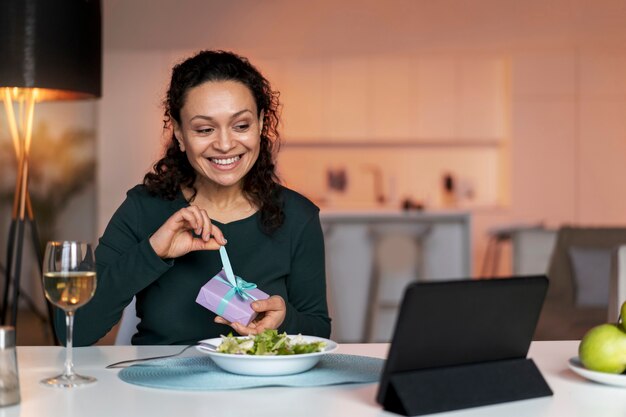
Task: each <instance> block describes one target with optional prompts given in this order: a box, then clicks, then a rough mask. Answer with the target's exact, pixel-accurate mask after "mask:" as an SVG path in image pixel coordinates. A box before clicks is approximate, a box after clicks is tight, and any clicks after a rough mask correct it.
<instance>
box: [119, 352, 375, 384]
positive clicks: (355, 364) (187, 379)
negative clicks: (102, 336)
mask: <svg viewBox="0 0 626 417" xmlns="http://www.w3.org/2000/svg"><path fill="white" fill-rule="evenodd" d="M383 362H384V360H383V359H378V358H370V357H367V356H355V355H341V354H329V355H324V356H323V357H322V358H321V359H320V361H319V363H318V364H317V365H316V366H315V367H314V368H313V369H311V370H310V371H307V372H303V373H301V374H295V375H285V376H245V375H236V374H231V373H229V372H225V371H222V370H221V369H220V368H219V367H218V366H217V365H215V363H214V362H213V361H212V360H211V358H210V357H208V356H199V357H196V356H194V357H187V358H172V359H162V360H159V361H152V362H150V363H145V364H139V365H134V366H131V367H129V368H125V369H122V370H121V371H120V373H119V374H118V375H119V377H120V378H121V379H122V381H124V382H128V383H130V384H135V385H142V386H144V387H152V388H166V389H175V390H194V391H208V390H231V389H241V388H257V387H270V386H289V387H316V386H323V385H338V384H354V383H371V382H378V379H379V377H380V374H381V372H382V367H383Z"/></svg>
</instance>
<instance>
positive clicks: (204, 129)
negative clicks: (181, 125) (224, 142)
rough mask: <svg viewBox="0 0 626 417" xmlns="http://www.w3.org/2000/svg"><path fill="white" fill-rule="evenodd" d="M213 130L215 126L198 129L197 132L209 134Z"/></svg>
mask: <svg viewBox="0 0 626 417" xmlns="http://www.w3.org/2000/svg"><path fill="white" fill-rule="evenodd" d="M211 132H213V128H212V127H205V128H202V129H196V133H201V134H208V133H211Z"/></svg>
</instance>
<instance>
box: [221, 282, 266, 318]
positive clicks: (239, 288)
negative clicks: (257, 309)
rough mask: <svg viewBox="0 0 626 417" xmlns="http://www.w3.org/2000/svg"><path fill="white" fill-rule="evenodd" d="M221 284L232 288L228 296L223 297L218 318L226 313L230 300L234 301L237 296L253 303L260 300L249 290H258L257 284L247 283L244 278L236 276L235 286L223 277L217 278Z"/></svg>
mask: <svg viewBox="0 0 626 417" xmlns="http://www.w3.org/2000/svg"><path fill="white" fill-rule="evenodd" d="M215 278H216V279H217V280H218V281H219V282H222V283H224V284H226V285H228V286H229V287H231V288H230V290H228V292H227V293H226V295H224V297H222V300H221V301H220V304H219V305H218V306H217V311H216V313H217V315H218V316H222V315H223V314H224V311H226V306H227V305H228V303H229V302H230V300H232V299H233V297H234V296H235V294H237V295H238V296H239V297H240V298H241V299H242V300H252V301H256V300H258V298H256V297H255V296H254V295H252V294H250V293H248V290H253V289H255V288H256V284H254V283H252V282H247V281H245V280H244V279H243V278H241V277H238V276H235V284H234V285H233V283H231V282H230V281H227V280H225V279H222V277H219V276H218V277H215Z"/></svg>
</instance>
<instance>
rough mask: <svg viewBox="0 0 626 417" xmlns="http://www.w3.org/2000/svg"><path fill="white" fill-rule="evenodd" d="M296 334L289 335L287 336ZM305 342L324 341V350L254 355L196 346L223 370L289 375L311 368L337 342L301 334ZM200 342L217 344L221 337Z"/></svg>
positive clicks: (265, 374) (334, 347)
mask: <svg viewBox="0 0 626 417" xmlns="http://www.w3.org/2000/svg"><path fill="white" fill-rule="evenodd" d="M294 337H296V336H292V335H289V338H294ZM302 338H303V339H304V341H305V342H318V341H322V342H325V343H326V346H325V347H324V350H323V351H321V352H314V353H302V354H300V355H276V356H256V355H232V354H228V353H219V352H215V351H213V350H211V349H208V348H206V347H203V346H201V345H200V346H196V349H198V350H199V351H200V352H202V353H206V354H207V355H209V356H211V359H213V362H215V363H216V364H217V366H219V367H220V368H222V369H223V370H225V371H228V372H232V373H234V374H240V375H254V376H277V375H291V374H297V373H300V372H304V371H308V370H309V369H311V368H313V367H314V366H315V365H316V364H317V362H319V360H320V358H321V357H322V356H323V355H325V354H327V353H330V352H333V351H334V350H336V349H337V343H335V342H333V341H332V340H328V339H324V338H322V337H316V336H302ZM202 342H205V343H208V344H211V345H214V346H219V345H220V344H221V343H222V339H221V338H219V337H216V338H213V339H206V340H202V341H201V343H202Z"/></svg>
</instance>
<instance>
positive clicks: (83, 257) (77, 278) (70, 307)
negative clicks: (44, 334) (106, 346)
mask: <svg viewBox="0 0 626 417" xmlns="http://www.w3.org/2000/svg"><path fill="white" fill-rule="evenodd" d="M43 286H44V290H45V293H46V298H47V299H48V300H50V302H51V303H52V304H54V305H55V306H57V307H59V308H61V309H62V310H63V311H65V325H66V332H67V337H66V348H65V369H64V370H63V373H62V374H61V375H57V376H54V377H52V378H47V379H44V380H43V381H41V382H42V383H43V384H45V385H48V386H55V387H64V388H72V387H77V386H80V385H84V384H89V383H92V382H95V381H96V379H95V378H93V377H90V376H82V375H78V374H77V373H76V372H74V363H73V362H72V335H73V330H74V313H75V312H76V309H78V308H79V307H81V306H83V305H85V304H87V303H88V302H89V300H91V297H93V295H94V293H95V291H96V262H95V259H94V255H93V251H92V249H91V245H90V244H88V243H83V242H72V241H64V242H48V244H47V245H46V253H45V255H44V260H43Z"/></svg>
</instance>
